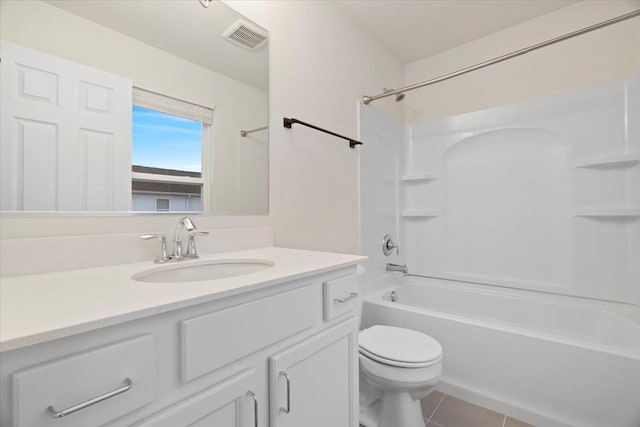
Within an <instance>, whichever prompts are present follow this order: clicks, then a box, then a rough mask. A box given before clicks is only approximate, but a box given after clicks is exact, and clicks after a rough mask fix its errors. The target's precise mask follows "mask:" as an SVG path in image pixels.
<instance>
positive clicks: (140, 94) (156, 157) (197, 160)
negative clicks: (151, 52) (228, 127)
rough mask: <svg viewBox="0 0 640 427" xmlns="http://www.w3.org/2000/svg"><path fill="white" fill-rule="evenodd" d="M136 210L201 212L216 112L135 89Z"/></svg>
mask: <svg viewBox="0 0 640 427" xmlns="http://www.w3.org/2000/svg"><path fill="white" fill-rule="evenodd" d="M132 117H133V132H132V135H133V137H132V139H133V144H132V156H131V158H132V166H131V170H132V183H131V187H132V206H133V210H134V211H157V212H194V211H195V212H200V211H202V210H203V205H204V203H203V196H204V195H206V194H207V193H206V189H207V185H206V179H205V172H206V159H205V161H203V152H206V151H207V150H206V146H207V142H208V138H209V133H210V127H211V123H212V121H213V110H212V109H210V108H206V107H201V106H199V105H195V104H191V103H188V102H185V101H181V100H178V99H175V98H170V97H167V96H164V95H160V94H157V93H154V92H149V91H145V90H142V89H138V88H134V91H133V110H132Z"/></svg>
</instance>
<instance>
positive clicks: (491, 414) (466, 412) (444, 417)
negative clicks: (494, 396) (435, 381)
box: [422, 391, 534, 427]
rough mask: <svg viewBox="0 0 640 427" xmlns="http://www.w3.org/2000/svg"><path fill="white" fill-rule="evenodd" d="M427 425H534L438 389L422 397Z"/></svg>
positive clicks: (523, 426) (478, 426) (483, 426)
mask: <svg viewBox="0 0 640 427" xmlns="http://www.w3.org/2000/svg"><path fill="white" fill-rule="evenodd" d="M422 416H423V417H424V421H425V424H426V426H427V427H534V426H532V425H531V424H527V423H525V422H522V421H518V420H516V419H513V418H511V417H508V416H506V415H504V414H501V413H499V412H495V411H492V410H490V409H487V408H483V407H482V406H478V405H475V404H473V403H470V402H467V401H464V400H462V399H458V398H456V397H453V396H449V395H448V394H444V393H441V392H439V391H434V392H432V393H431V394H430V395H429V396H427V397H425V398H424V399H422Z"/></svg>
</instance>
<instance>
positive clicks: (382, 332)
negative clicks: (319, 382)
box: [359, 325, 442, 427]
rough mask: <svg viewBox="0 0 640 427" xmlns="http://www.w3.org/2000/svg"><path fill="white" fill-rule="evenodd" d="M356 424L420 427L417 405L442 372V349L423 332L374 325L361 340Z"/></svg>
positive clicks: (420, 418) (373, 426)
mask: <svg viewBox="0 0 640 427" xmlns="http://www.w3.org/2000/svg"><path fill="white" fill-rule="evenodd" d="M359 347H360V424H361V425H363V426H365V427H424V420H423V418H422V408H421V404H420V399H422V398H423V397H426V396H427V395H429V393H431V392H432V391H433V389H434V388H435V386H436V384H437V383H438V380H439V379H440V374H441V372H442V363H441V361H442V346H441V345H440V343H438V341H436V340H435V339H433V338H431V337H430V336H428V335H425V334H423V333H421V332H418V331H414V330H411V329H404V328H396V327H392V326H383V325H376V326H372V327H371V328H368V329H365V330H363V331H361V332H360V335H359Z"/></svg>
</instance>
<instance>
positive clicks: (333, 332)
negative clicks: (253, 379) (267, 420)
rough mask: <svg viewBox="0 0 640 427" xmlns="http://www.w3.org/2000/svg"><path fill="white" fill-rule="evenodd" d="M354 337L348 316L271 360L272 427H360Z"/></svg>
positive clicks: (355, 327)
mask: <svg viewBox="0 0 640 427" xmlns="http://www.w3.org/2000/svg"><path fill="white" fill-rule="evenodd" d="M357 332H358V321H357V319H356V318H353V317H352V318H349V319H347V320H345V321H344V322H342V323H339V324H337V325H336V326H334V327H331V328H329V329H327V330H326V331H324V332H321V333H319V334H317V335H315V336H313V337H311V338H309V339H308V340H305V341H303V342H301V343H300V344H298V345H295V346H293V347H290V348H288V349H287V350H285V351H283V352H281V353H278V354H276V355H274V356H273V357H271V358H269V369H270V372H269V387H270V397H271V398H270V404H271V408H270V416H271V427H300V426H304V427H327V426H331V427H356V426H357V425H358V414H357V409H358V406H357V398H358V383H357V378H358V377H357V375H358V354H357V345H358V336H357Z"/></svg>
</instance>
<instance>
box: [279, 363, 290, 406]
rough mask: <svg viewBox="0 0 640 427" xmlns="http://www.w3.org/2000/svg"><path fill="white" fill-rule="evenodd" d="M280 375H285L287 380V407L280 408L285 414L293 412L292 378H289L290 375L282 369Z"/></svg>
mask: <svg viewBox="0 0 640 427" xmlns="http://www.w3.org/2000/svg"><path fill="white" fill-rule="evenodd" d="M280 375H282V376H284V378H285V379H286V380H287V407H286V408H285V407H283V406H281V407H280V410H281V411H282V412H284V413H285V414H288V413H289V412H291V380H290V379H289V375H287V373H286V372H285V371H280Z"/></svg>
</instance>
